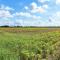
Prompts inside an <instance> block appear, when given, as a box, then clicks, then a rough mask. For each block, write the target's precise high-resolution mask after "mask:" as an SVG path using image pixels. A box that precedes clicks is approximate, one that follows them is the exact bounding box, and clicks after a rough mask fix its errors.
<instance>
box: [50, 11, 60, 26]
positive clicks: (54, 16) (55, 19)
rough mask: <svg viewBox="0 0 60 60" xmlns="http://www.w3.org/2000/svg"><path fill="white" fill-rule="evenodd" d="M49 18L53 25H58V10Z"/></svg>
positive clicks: (59, 20) (59, 19)
mask: <svg viewBox="0 0 60 60" xmlns="http://www.w3.org/2000/svg"><path fill="white" fill-rule="evenodd" d="M50 19H51V22H50V23H52V25H53V26H60V11H58V12H56V13H54V14H53V15H52V16H51V17H50Z"/></svg>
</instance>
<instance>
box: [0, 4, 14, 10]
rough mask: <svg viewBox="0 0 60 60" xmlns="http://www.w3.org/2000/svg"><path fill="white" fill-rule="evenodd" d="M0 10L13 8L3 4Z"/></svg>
mask: <svg viewBox="0 0 60 60" xmlns="http://www.w3.org/2000/svg"><path fill="white" fill-rule="evenodd" d="M0 9H1V10H14V9H13V8H11V7H9V6H5V5H1V6H0Z"/></svg>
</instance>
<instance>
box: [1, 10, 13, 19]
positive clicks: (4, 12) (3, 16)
mask: <svg viewBox="0 0 60 60" xmlns="http://www.w3.org/2000/svg"><path fill="white" fill-rule="evenodd" d="M0 17H1V18H5V17H6V18H8V17H13V16H12V14H11V13H10V12H9V11H6V10H0Z"/></svg>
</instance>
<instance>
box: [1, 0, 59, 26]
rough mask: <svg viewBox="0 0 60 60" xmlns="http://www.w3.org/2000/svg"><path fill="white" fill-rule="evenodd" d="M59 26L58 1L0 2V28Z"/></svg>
mask: <svg viewBox="0 0 60 60" xmlns="http://www.w3.org/2000/svg"><path fill="white" fill-rule="evenodd" d="M1 25H9V26H17V25H19V26H60V0H0V26H1Z"/></svg>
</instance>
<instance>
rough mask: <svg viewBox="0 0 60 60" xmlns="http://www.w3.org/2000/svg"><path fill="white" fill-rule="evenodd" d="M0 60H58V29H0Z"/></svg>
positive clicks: (59, 30)
mask: <svg viewBox="0 0 60 60" xmlns="http://www.w3.org/2000/svg"><path fill="white" fill-rule="evenodd" d="M0 60H60V28H0Z"/></svg>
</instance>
